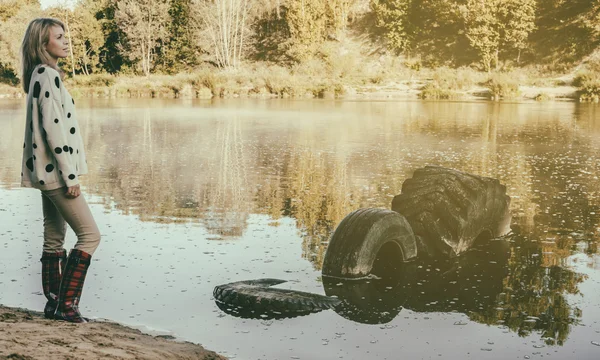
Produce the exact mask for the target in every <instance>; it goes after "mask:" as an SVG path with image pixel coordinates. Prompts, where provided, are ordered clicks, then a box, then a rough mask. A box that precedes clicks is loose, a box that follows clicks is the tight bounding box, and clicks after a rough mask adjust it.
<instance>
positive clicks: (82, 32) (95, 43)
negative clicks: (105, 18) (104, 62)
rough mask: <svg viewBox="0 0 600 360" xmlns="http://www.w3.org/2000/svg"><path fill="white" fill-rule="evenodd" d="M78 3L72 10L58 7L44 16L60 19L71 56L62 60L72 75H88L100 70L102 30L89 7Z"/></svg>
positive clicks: (102, 42) (102, 41) (51, 9)
mask: <svg viewBox="0 0 600 360" xmlns="http://www.w3.org/2000/svg"><path fill="white" fill-rule="evenodd" d="M86 5H87V4H85V3H84V2H79V3H78V4H77V5H76V6H75V8H74V10H71V9H69V8H67V7H63V6H58V7H54V8H49V9H47V10H46V16H51V17H55V18H59V19H62V20H63V22H64V24H65V27H66V31H67V37H68V38H69V40H70V41H69V43H70V45H71V46H70V49H71V51H72V54H71V55H72V56H71V57H68V58H66V59H64V60H63V62H62V65H63V67H64V68H67V69H71V72H72V73H78V74H79V73H80V74H84V75H89V74H91V73H94V72H98V71H100V70H101V66H100V48H101V47H102V45H103V44H104V37H103V34H102V28H101V25H100V23H99V22H98V21H96V18H95V16H94V14H93V13H92V12H91V11H90V7H88V6H86Z"/></svg>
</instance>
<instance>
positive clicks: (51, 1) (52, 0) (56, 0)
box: [40, 0, 73, 9]
mask: <svg viewBox="0 0 600 360" xmlns="http://www.w3.org/2000/svg"><path fill="white" fill-rule="evenodd" d="M72 1H73V0H40V4H41V5H42V9H45V8H47V7H50V6H54V5H58V4H60V3H65V2H66V3H71V2H72Z"/></svg>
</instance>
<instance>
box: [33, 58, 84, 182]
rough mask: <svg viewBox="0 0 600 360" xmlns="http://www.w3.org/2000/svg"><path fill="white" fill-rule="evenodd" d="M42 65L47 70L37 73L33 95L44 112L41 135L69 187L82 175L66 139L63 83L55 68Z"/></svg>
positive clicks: (42, 114) (41, 111) (42, 112)
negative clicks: (74, 162)
mask: <svg viewBox="0 0 600 360" xmlns="http://www.w3.org/2000/svg"><path fill="white" fill-rule="evenodd" d="M40 69H45V70H44V71H43V72H42V73H39V72H38V73H37V74H36V75H37V76H36V79H35V80H36V81H35V82H34V88H33V97H34V98H35V97H37V102H38V107H39V109H40V114H41V116H42V119H41V125H42V126H41V127H42V136H43V137H44V139H45V141H46V142H47V143H48V146H49V148H50V150H51V152H52V155H53V156H54V158H55V159H56V163H57V165H58V170H59V174H60V176H61V178H62V179H63V180H64V182H65V184H66V185H67V186H68V187H71V186H74V185H77V184H79V179H78V178H77V172H76V171H75V166H74V164H73V159H72V157H71V156H70V152H69V145H68V142H67V131H66V125H65V119H64V116H65V115H64V111H63V109H62V105H63V104H62V100H61V99H62V96H61V87H62V86H63V84H62V81H61V80H60V76H59V74H58V72H57V71H56V70H54V69H51V68H48V67H45V66H44V67H40Z"/></svg>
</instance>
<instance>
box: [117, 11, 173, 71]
mask: <svg viewBox="0 0 600 360" xmlns="http://www.w3.org/2000/svg"><path fill="white" fill-rule="evenodd" d="M116 6H117V8H116V11H115V20H116V23H117V26H118V27H119V29H120V31H121V32H122V33H123V34H125V39H123V41H122V44H121V46H122V48H121V50H122V53H124V54H126V55H125V56H126V57H127V58H129V59H130V60H131V61H134V62H138V61H139V62H140V63H141V67H142V72H143V73H144V74H145V75H146V76H147V75H149V74H150V72H151V70H152V65H153V61H154V57H153V55H154V54H155V50H156V47H157V45H158V44H159V42H161V41H162V42H164V40H165V39H166V37H167V36H168V31H167V24H169V23H170V21H171V16H170V15H169V1H168V0H122V1H119V2H117V3H116Z"/></svg>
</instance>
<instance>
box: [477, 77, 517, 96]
mask: <svg viewBox="0 0 600 360" xmlns="http://www.w3.org/2000/svg"><path fill="white" fill-rule="evenodd" d="M485 85H486V87H487V88H488V89H489V90H490V93H491V96H492V99H496V100H498V99H500V98H503V99H513V98H516V97H517V96H518V95H519V80H518V79H517V78H516V77H515V76H511V74H507V73H493V74H491V75H490V78H489V79H488V81H486V83H485Z"/></svg>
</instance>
